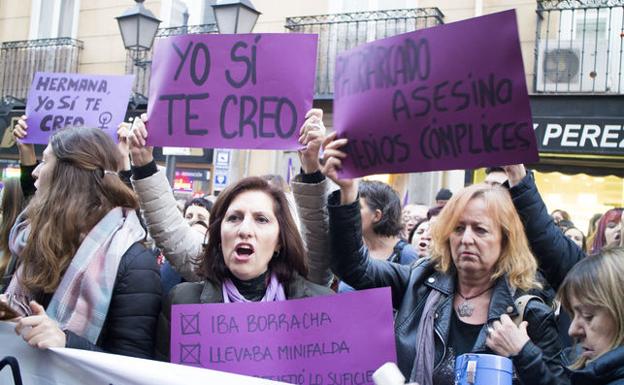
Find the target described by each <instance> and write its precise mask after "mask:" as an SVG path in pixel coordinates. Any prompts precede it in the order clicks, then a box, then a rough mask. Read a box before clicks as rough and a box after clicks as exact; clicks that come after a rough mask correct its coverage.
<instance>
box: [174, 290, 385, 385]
mask: <svg viewBox="0 0 624 385" xmlns="http://www.w3.org/2000/svg"><path fill="white" fill-rule="evenodd" d="M389 361H391V362H396V348H395V339H394V328H393V318H392V303H391V298H390V288H387V287H386V288H380V289H371V290H362V291H356V292H351V293H344V294H339V295H328V296H322V297H313V298H305V299H296V300H289V301H281V302H253V303H228V304H197V305H174V306H173V308H172V311H171V362H173V363H179V364H184V365H193V366H198V367H203V368H209V369H214V370H220V371H224V372H231V373H237V374H245V375H251V376H256V377H263V378H267V379H271V380H275V381H282V382H289V383H296V384H300V385H319V384H331V383H335V384H361V385H364V384H371V385H372V384H373V381H372V378H371V376H372V374H373V372H374V371H375V370H377V368H379V367H380V366H381V365H383V364H384V363H386V362H389Z"/></svg>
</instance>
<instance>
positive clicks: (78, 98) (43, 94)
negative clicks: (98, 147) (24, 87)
mask: <svg viewBox="0 0 624 385" xmlns="http://www.w3.org/2000/svg"><path fill="white" fill-rule="evenodd" d="M133 81H134V75H124V76H100V75H83V74H69V73H48V72H37V73H36V74H35V77H34V78H33V82H32V84H31V86H30V89H29V90H28V102H27V103H26V115H27V116H28V136H27V137H26V139H24V140H23V142H24V143H37V144H47V143H48V138H49V137H50V135H52V134H53V133H54V132H55V131H57V130H59V129H61V128H65V127H67V126H85V127H99V128H101V129H102V130H104V131H105V132H107V133H108V134H109V135H110V136H111V137H112V138H113V139H114V140H115V141H117V126H118V125H119V123H121V122H123V120H124V117H125V116H126V109H127V108H128V101H129V100H130V92H131V90H132V82H133Z"/></svg>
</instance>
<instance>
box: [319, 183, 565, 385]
mask: <svg viewBox="0 0 624 385" xmlns="http://www.w3.org/2000/svg"><path fill="white" fill-rule="evenodd" d="M339 202H340V196H339V192H335V193H334V194H332V195H331V196H330V198H329V204H328V208H329V219H330V237H331V246H332V255H333V257H332V258H333V260H332V268H333V270H334V273H335V274H336V275H338V277H340V279H342V280H344V281H345V282H347V283H348V284H349V285H351V286H353V287H354V288H356V289H358V290H359V289H369V288H374V287H383V286H390V288H391V289H392V301H393V306H394V308H395V309H397V314H396V318H395V337H396V344H397V359H398V366H399V369H400V370H401V372H402V373H403V375H404V376H405V377H406V378H410V374H411V370H412V367H413V363H414V357H415V354H416V334H417V329H418V323H419V321H420V317H421V315H422V311H423V308H424V305H425V302H426V300H427V296H428V295H429V293H430V292H431V290H438V291H439V292H440V293H441V294H442V298H441V300H440V302H439V304H438V305H437V309H436V312H435V316H434V317H435V321H434V327H435V334H436V343H435V344H436V345H435V361H434V362H435V365H436V366H437V365H439V364H440V363H441V362H442V361H443V359H444V354H445V352H446V341H447V339H448V335H449V328H450V321H451V314H452V313H451V312H452V311H453V294H454V292H455V276H454V275H449V274H443V273H440V272H438V271H436V270H435V269H434V268H433V266H432V265H431V263H429V262H428V261H425V262H423V263H419V264H415V265H412V266H411V267H410V266H403V265H398V264H394V263H390V262H386V261H379V260H374V259H372V258H369V256H368V250H367V248H366V247H365V246H364V245H363V242H362V233H361V218H360V211H359V203H358V201H356V202H354V203H352V204H349V205H342V206H340V205H339ZM522 294H524V293H521V292H519V291H514V290H513V289H512V288H511V287H510V286H509V285H508V282H507V279H506V278H504V277H503V278H501V279H499V280H498V281H497V282H496V284H495V286H494V290H493V293H492V298H491V301H490V308H489V312H488V323H490V322H492V321H494V320H496V319H498V318H499V317H500V316H501V315H502V314H508V315H509V316H511V317H514V316H516V315H517V314H518V311H517V309H516V307H515V305H514V299H515V298H517V297H518V296H520V295H522ZM524 320H526V321H527V322H528V323H529V326H528V333H529V336H530V337H531V340H532V341H535V343H536V344H537V345H538V346H539V347H538V346H536V345H534V344H533V343H532V342H528V343H527V344H526V345H525V346H524V347H523V349H522V351H521V352H520V353H519V354H518V355H517V356H515V357H513V362H514V366H515V368H516V373H517V375H518V377H519V379H520V382H521V383H522V384H525V385H541V384H567V383H568V381H567V379H566V376H565V375H564V368H563V366H562V365H561V361H560V354H561V345H560V342H559V338H558V334H557V327H556V323H555V317H554V314H553V312H552V310H551V309H550V308H549V307H548V306H546V305H544V304H543V303H541V302H539V301H530V302H529V304H528V306H527V308H526V309H525V313H524ZM486 333H487V332H486V327H485V326H484V327H483V328H482V330H481V332H480V334H479V336H478V337H477V341H476V343H475V346H474V347H473V349H472V352H475V353H490V354H493V352H492V351H491V350H490V349H489V348H488V347H487V346H486V345H485V340H486V337H487V334H486Z"/></svg>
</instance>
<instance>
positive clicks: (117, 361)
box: [0, 322, 283, 385]
mask: <svg viewBox="0 0 624 385" xmlns="http://www.w3.org/2000/svg"><path fill="white" fill-rule="evenodd" d="M14 327H15V324H12V323H9V322H0V360H2V359H4V358H6V357H14V358H15V359H16V360H17V362H18V364H19V372H20V375H21V378H22V383H23V384H24V385H84V384H91V385H177V384H180V385H190V384H219V385H226V384H232V385H234V384H235V385H278V384H283V383H281V382H275V381H269V380H264V379H261V378H255V377H248V376H241V375H237V374H230V373H225V372H218V371H215V370H209V369H202V368H194V367H191V366H181V365H175V364H168V363H165V362H159V361H151V360H144V359H140V358H132V357H126V356H119V355H115V354H106V353H98V352H91V351H86V350H78V349H69V348H54V349H49V350H41V349H36V348H33V347H31V346H29V345H28V344H27V343H26V342H24V340H23V339H22V337H20V336H17V335H16V334H15V332H14ZM0 384H2V385H16V384H15V382H14V380H13V375H12V369H11V367H10V366H8V365H7V366H5V367H4V369H2V371H0Z"/></svg>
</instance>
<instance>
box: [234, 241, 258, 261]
mask: <svg viewBox="0 0 624 385" xmlns="http://www.w3.org/2000/svg"><path fill="white" fill-rule="evenodd" d="M235 251H236V257H237V258H238V259H242V260H246V259H249V257H250V256H251V255H252V254H253V253H254V248H253V246H251V245H249V244H239V245H237V246H236V249H235Z"/></svg>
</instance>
